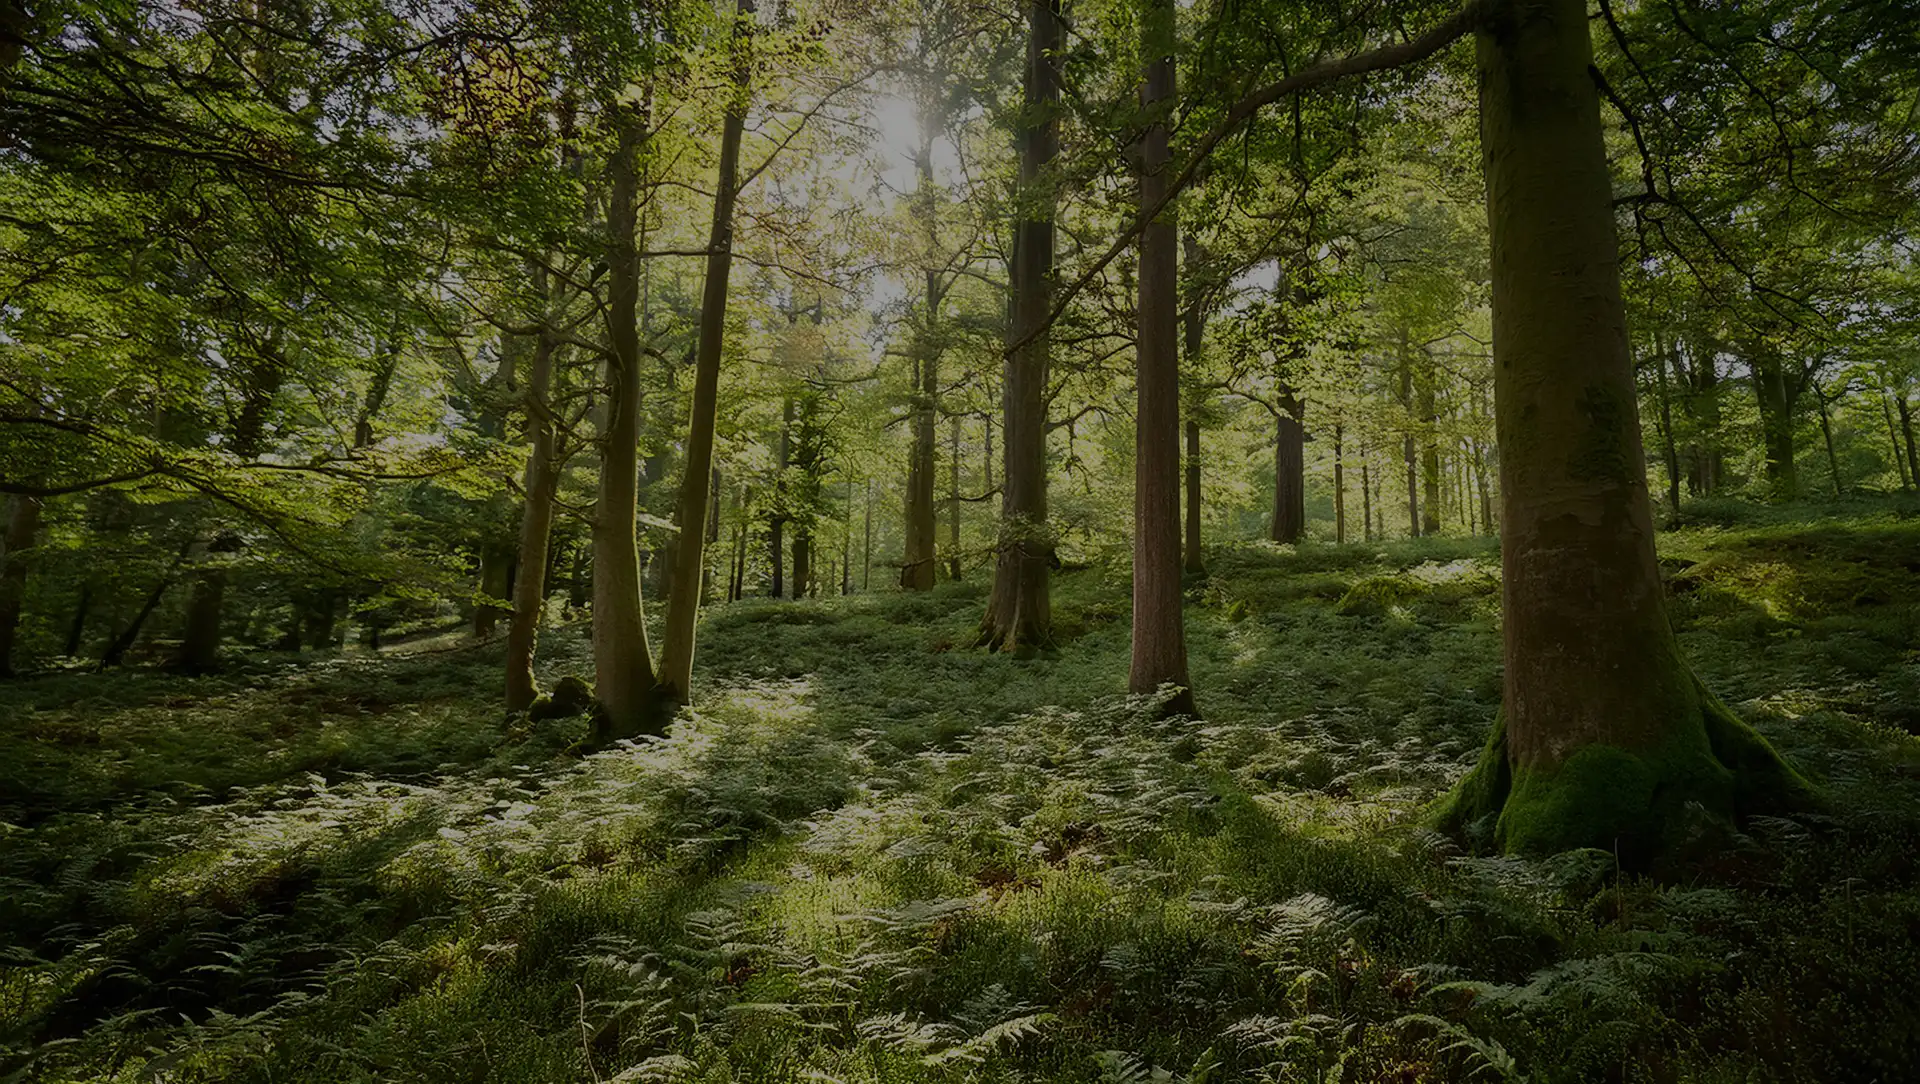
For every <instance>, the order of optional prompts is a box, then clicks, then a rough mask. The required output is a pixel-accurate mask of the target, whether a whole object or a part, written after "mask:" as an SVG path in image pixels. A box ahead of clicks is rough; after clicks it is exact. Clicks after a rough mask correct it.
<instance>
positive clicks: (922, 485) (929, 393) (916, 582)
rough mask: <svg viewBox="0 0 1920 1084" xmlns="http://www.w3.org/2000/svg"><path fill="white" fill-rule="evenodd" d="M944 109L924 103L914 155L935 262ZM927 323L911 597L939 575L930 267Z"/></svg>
mask: <svg viewBox="0 0 1920 1084" xmlns="http://www.w3.org/2000/svg"><path fill="white" fill-rule="evenodd" d="M940 108H941V105H940V103H938V102H937V101H934V100H932V99H931V96H930V98H929V100H927V101H923V102H922V110H921V118H920V127H921V131H920V146H919V148H918V149H917V151H916V152H915V154H914V168H915V170H916V172H917V173H918V174H919V179H920V180H919V189H918V190H917V191H916V192H915V195H914V199H915V201H916V202H918V203H921V204H922V206H921V209H920V213H921V216H922V218H923V220H924V222H925V225H926V229H927V256H928V259H929V260H930V261H931V260H932V259H933V258H934V254H935V252H936V250H937V249H938V247H939V238H938V236H937V223H938V216H937V215H936V214H935V213H934V211H935V208H934V203H933V201H934V180H933V139H934V136H935V135H936V134H937V132H936V129H937V127H938V116H939V110H940ZM925 276H926V286H925V289H926V296H925V298H924V304H925V313H924V317H925V320H926V323H925V326H924V327H922V328H921V334H920V342H919V355H920V356H919V358H918V362H919V368H918V370H917V375H918V376H919V385H918V387H916V388H915V395H914V410H913V449H912V452H911V456H912V458H911V459H910V460H909V461H908V464H907V508H906V553H905V555H904V557H903V558H902V560H901V563H900V586H902V587H904V588H906V589H908V590H909V591H927V590H931V589H932V587H933V583H934V578H935V576H934V573H935V572H936V571H937V569H938V560H939V554H938V552H937V549H938V543H937V536H938V534H939V530H940V524H939V520H938V515H937V510H936V508H935V501H934V495H933V494H934V471H935V467H936V464H935V458H936V456H937V454H938V450H937V448H936V441H937V437H938V433H937V430H936V423H937V421H938V417H939V409H940V353H941V347H940V334H939V325H940V303H941V295H942V293H943V291H942V289H941V286H940V271H939V269H938V268H936V267H934V266H933V265H932V264H931V263H929V264H928V266H927V267H926V268H925Z"/></svg>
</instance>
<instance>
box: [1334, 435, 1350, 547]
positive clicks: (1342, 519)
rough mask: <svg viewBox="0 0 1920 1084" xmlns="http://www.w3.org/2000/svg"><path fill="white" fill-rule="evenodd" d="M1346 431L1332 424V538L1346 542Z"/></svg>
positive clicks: (1339, 543)
mask: <svg viewBox="0 0 1920 1084" xmlns="http://www.w3.org/2000/svg"><path fill="white" fill-rule="evenodd" d="M1345 436H1346V433H1345V431H1344V429H1343V427H1342V426H1341V425H1340V423H1338V422H1335V423H1334V425H1333V540H1334V542H1335V543H1336V544H1338V545H1342V546H1344V545H1346V544H1347V461H1346V455H1345V453H1346V449H1345V447H1344V444H1345Z"/></svg>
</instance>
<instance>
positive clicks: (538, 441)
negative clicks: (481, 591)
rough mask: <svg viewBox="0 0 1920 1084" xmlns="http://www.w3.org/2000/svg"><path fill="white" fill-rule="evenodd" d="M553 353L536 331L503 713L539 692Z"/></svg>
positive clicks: (549, 521) (550, 506) (552, 470)
mask: <svg viewBox="0 0 1920 1084" xmlns="http://www.w3.org/2000/svg"><path fill="white" fill-rule="evenodd" d="M541 277H542V278H544V277H545V276H541ZM554 353H555V344H554V341H553V338H552V336H550V335H547V334H545V333H542V334H541V335H540V337H539V340H538V341H537V342H536V343H535V344H534V348H533V359H532V364H531V365H530V367H529V370H528V374H527V430H528V433H527V435H528V436H529V437H530V438H531V440H532V447H531V448H529V449H528V451H527V470H526V480H525V485H526V491H527V499H526V504H525V506H524V507H523V508H522V510H521V514H520V561H519V564H520V574H519V576H518V577H516V578H515V580H514V584H513V612H512V615H511V618H510V619H509V622H508V625H507V710H508V711H525V710H527V709H528V708H530V707H532V706H533V701H534V699H535V698H536V697H537V696H539V695H540V686H539V684H538V683H537V682H536V681H535V680H534V676H533V658H534V654H535V653H536V652H537V651H538V650H539V646H540V618H541V614H542V611H543V610H544V609H545V607H546V602H547V557H548V550H549V547H550V546H551V543H552V538H553V510H554V499H555V498H556V497H557V496H558V494H559V489H560V464H559V463H558V462H557V461H556V458H555V454H554V440H555V434H554V425H553V411H552V408H551V407H550V406H549V393H550V392H551V390H552V387H553V365H554Z"/></svg>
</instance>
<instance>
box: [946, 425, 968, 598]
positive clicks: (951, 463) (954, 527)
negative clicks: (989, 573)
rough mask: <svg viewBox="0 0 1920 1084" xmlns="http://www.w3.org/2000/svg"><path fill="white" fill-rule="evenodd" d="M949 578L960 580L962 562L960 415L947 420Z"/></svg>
mask: <svg viewBox="0 0 1920 1084" xmlns="http://www.w3.org/2000/svg"><path fill="white" fill-rule="evenodd" d="M947 441H948V444H947V447H948V453H949V454H948V455H947V578H948V579H950V580H958V579H960V577H961V573H962V572H963V571H964V569H963V567H962V563H961V560H960V415H958V414H955V415H954V416H953V417H951V418H949V419H947Z"/></svg>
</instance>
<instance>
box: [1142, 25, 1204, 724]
mask: <svg viewBox="0 0 1920 1084" xmlns="http://www.w3.org/2000/svg"><path fill="white" fill-rule="evenodd" d="M1173 51H1174V12H1173V0H1143V7H1142V12H1141V56H1142V57H1143V59H1144V64H1145V71H1144V72H1143V73H1142V75H1143V79H1142V82H1141V87H1140V104H1141V107H1142V108H1143V110H1144V111H1145V112H1146V114H1147V116H1148V122H1147V129H1146V132H1145V134H1144V135H1143V136H1142V137H1141V141H1140V192H1139V196H1140V213H1141V214H1142V215H1143V216H1145V215H1148V214H1151V213H1152V209H1153V208H1154V207H1155V206H1157V205H1158V204H1159V203H1160V202H1161V198H1160V197H1161V195H1162V194H1163V193H1164V192H1165V191H1166V188H1167V181H1168V163H1169V157H1170V156H1169V153H1168V146H1167V137H1168V130H1169V123H1168V121H1169V113H1170V111H1171V109H1172V107H1173V103H1174V94H1175V88H1174V65H1173ZM1178 261H1179V249H1178V247H1177V245H1176V234H1175V222H1174V211H1173V209H1172V207H1170V206H1169V207H1168V208H1167V210H1165V211H1163V212H1161V214H1160V217H1159V218H1157V219H1155V220H1153V221H1152V222H1149V223H1148V224H1147V226H1146V228H1145V229H1144V230H1142V231H1141V233H1140V301H1139V332H1138V338H1137V339H1136V340H1135V342H1136V346H1135V350H1136V355H1137V365H1136V369H1137V375H1136V376H1135V380H1134V384H1135V393H1136V396H1137V400H1136V403H1135V407H1134V418H1135V430H1134V484H1133V657H1132V666H1131V669H1130V671H1129V673H1128V677H1127V688H1128V690H1129V691H1131V692H1134V693H1152V692H1154V691H1155V690H1157V689H1159V688H1160V687H1161V686H1163V685H1171V686H1173V687H1175V688H1176V689H1177V690H1178V691H1177V692H1176V693H1175V694H1174V696H1173V698H1172V699H1171V700H1169V701H1168V702H1167V704H1166V706H1165V709H1164V710H1165V711H1166V712H1168V713H1169V714H1176V715H1178V714H1184V715H1192V714H1195V708H1194V700H1193V690H1192V682H1191V680H1190V679H1189V678H1188V676H1187V640H1186V626H1185V615H1184V614H1183V613H1182V610H1181V604H1182V602H1183V598H1182V595H1181V588H1180V357H1179V353H1178V351H1177V350H1176V348H1175V347H1176V345H1177V343H1176V335H1177V307H1178V305H1179V289H1178V286H1177V284H1176V283H1177V272H1178Z"/></svg>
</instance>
